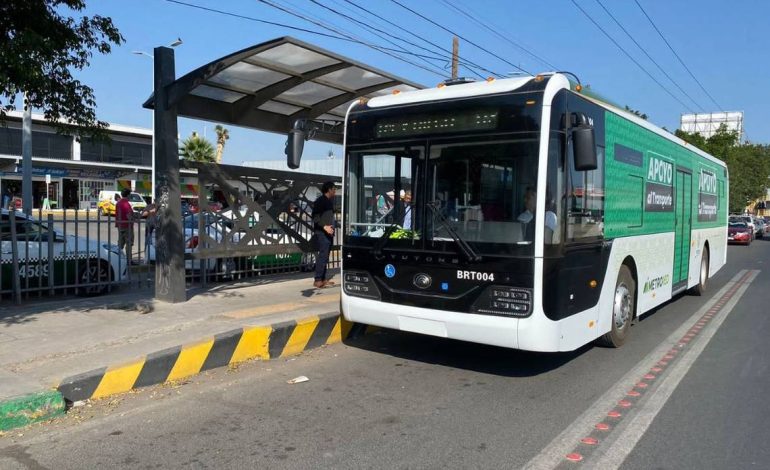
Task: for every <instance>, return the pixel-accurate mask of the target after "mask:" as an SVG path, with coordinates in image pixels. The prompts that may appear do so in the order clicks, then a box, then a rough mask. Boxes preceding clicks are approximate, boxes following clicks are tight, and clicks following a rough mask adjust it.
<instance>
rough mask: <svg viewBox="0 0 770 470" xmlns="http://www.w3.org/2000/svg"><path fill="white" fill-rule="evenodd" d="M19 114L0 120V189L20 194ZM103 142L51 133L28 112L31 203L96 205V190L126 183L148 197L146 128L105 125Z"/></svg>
mask: <svg viewBox="0 0 770 470" xmlns="http://www.w3.org/2000/svg"><path fill="white" fill-rule="evenodd" d="M21 131H22V113H21V112H10V113H8V115H7V118H6V122H5V126H2V125H0V194H2V196H3V200H5V197H6V196H10V197H14V196H15V197H22V188H21V183H22V149H21ZM107 132H108V135H109V137H110V141H109V142H95V141H93V140H90V139H83V140H80V139H78V138H76V137H74V136H70V135H62V134H57V133H56V130H55V128H53V127H52V126H51V125H50V124H48V123H47V122H46V121H45V119H44V116H43V115H41V114H33V115H32V195H33V196H32V197H33V207H34V208H38V207H41V206H42V205H43V202H44V200H45V199H46V198H47V199H48V202H49V203H50V205H51V207H52V208H64V209H96V205H97V203H98V202H99V201H98V195H99V191H102V190H117V191H119V190H121V189H123V188H129V189H132V190H133V191H135V192H137V193H139V194H141V195H142V196H143V197H144V198H145V199H147V200H150V199H151V197H152V182H151V180H152V176H151V173H152V130H151V129H143V128H137V127H129V126H122V125H118V124H109V127H108V131H107Z"/></svg>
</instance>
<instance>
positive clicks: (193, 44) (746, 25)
mask: <svg viewBox="0 0 770 470" xmlns="http://www.w3.org/2000/svg"><path fill="white" fill-rule="evenodd" d="M185 1H187V2H189V3H193V4H197V5H201V6H205V7H209V8H215V9H220V10H225V11H228V12H232V13H236V14H239V15H244V16H249V17H253V18H259V19H264V20H269V21H275V22H279V23H286V24H290V25H293V26H298V27H302V28H307V29H311V30H315V31H322V32H328V31H326V30H324V29H322V28H321V27H319V26H316V25H312V24H309V23H307V22H305V21H303V20H300V19H297V18H295V17H292V16H290V15H289V14H287V13H284V12H280V11H278V10H276V9H274V8H272V7H270V6H268V5H266V4H264V3H260V2H259V1H257V0H228V1H214V0H185ZM271 1H274V2H275V3H278V4H280V5H284V6H288V7H290V8H292V9H295V10H299V11H303V12H305V13H306V14H308V15H309V16H312V17H313V18H315V19H317V20H319V21H323V22H325V23H330V24H333V25H335V26H336V27H339V28H344V30H345V31H347V32H349V33H352V34H354V35H356V36H360V37H365V38H366V40H367V41H371V42H376V43H378V44H385V43H384V41H383V40H381V39H379V38H376V37H374V36H372V35H371V34H370V33H368V32H366V31H365V30H362V29H361V28H360V27H358V26H356V25H354V24H352V23H350V22H348V21H347V20H345V19H344V18H342V17H339V16H336V15H335V14H334V13H332V12H329V11H326V10H324V9H322V8H320V7H318V6H317V5H315V4H313V3H311V2H310V1H309V0H271ZM318 1H319V2H321V3H323V4H325V5H328V6H329V7H331V8H334V9H336V10H338V11H340V12H343V13H346V14H349V15H351V16H355V17H357V18H359V19H360V20H361V22H365V23H368V24H374V25H376V26H377V27H379V28H380V29H384V30H387V31H389V32H392V33H393V34H395V35H397V36H399V37H403V38H409V36H408V35H407V34H406V33H404V32H399V31H397V30H395V28H394V27H393V26H391V25H388V24H385V23H383V22H382V21H380V20H376V22H375V21H368V20H367V19H366V18H367V16H366V15H365V14H364V13H363V12H361V11H360V10H356V9H355V8H354V7H352V6H351V5H350V4H349V3H347V2H346V1H345V0H318ZM399 1H401V2H402V3H404V4H405V5H407V6H409V7H410V8H412V9H414V10H416V11H418V12H420V13H422V14H423V15H425V16H427V17H429V18H430V19H432V20H433V21H435V22H437V23H440V24H442V25H444V26H445V27H447V28H448V29H450V30H452V31H455V32H457V33H459V34H460V35H461V36H463V37H465V38H466V39H468V40H470V41H472V42H474V43H476V44H478V45H480V46H482V47H484V48H485V49H488V50H489V51H491V52H493V53H495V54H496V55H498V56H500V57H502V58H503V59H505V60H506V61H507V62H510V63H511V64H514V65H516V66H519V67H521V68H523V69H526V70H528V71H532V72H540V71H547V70H551V68H550V67H549V66H547V65H545V64H544V63H542V62H540V61H538V60H536V59H534V58H532V57H531V56H529V55H527V54H526V53H524V52H522V51H521V50H519V49H517V48H516V47H515V46H513V45H512V44H511V43H509V42H506V41H504V40H502V39H500V38H499V37H497V36H495V35H493V34H492V33H490V32H489V31H487V30H486V29H483V28H482V27H480V26H477V25H476V24H474V23H473V22H472V21H471V20H470V19H469V18H468V17H465V16H463V15H461V14H460V13H458V12H457V11H456V10H454V9H452V8H451V7H450V6H449V5H447V3H445V1H444V0H421V1H415V0H399ZM447 1H449V2H451V3H452V4H454V5H457V6H459V7H461V8H462V9H464V10H466V11H467V12H469V13H471V14H472V15H473V16H474V17H475V18H477V19H479V20H481V21H483V22H485V23H486V24H487V25H489V26H490V27H492V28H494V29H496V30H498V31H500V32H502V33H503V34H504V36H505V37H506V38H508V39H510V40H511V41H513V42H515V43H518V44H520V45H522V46H524V47H525V48H527V49H528V50H530V51H531V52H533V53H534V54H536V55H537V56H539V57H541V58H544V59H545V60H546V61H547V62H549V63H550V64H552V65H554V66H556V67H557V68H558V69H559V70H568V71H571V72H574V73H576V74H577V75H578V76H579V77H580V79H581V80H582V82H583V83H584V84H590V85H591V87H592V89H593V90H594V91H596V92H598V93H600V94H601V95H603V96H605V97H607V98H609V99H610V100H612V101H614V102H615V103H617V104H619V105H621V106H622V105H628V106H630V107H632V108H634V109H639V110H641V111H642V112H644V113H646V114H648V115H649V119H650V121H652V122H654V123H655V124H657V125H660V126H665V127H667V128H668V129H671V130H673V129H676V128H678V126H679V117H680V114H682V113H687V112H691V111H701V108H698V107H696V104H693V103H692V102H691V101H690V99H689V98H687V97H686V96H685V95H684V94H683V93H682V92H681V91H680V90H679V89H678V88H677V87H676V86H675V85H674V84H673V83H671V82H670V81H669V79H668V78H666V76H665V75H664V74H663V73H662V72H661V71H660V70H658V69H657V67H656V66H655V65H653V64H652V63H651V62H650V60H649V59H648V58H647V57H645V55H644V54H643V53H642V52H641V51H640V50H639V49H638V48H637V46H636V45H634V43H633V42H632V41H631V40H630V39H629V38H628V37H627V36H626V35H625V34H624V33H623V31H622V30H621V29H620V28H619V27H618V26H617V24H615V23H614V21H613V20H612V19H611V18H610V17H609V16H608V15H607V13H606V12H605V11H604V10H603V9H602V7H601V5H600V4H599V3H598V2H597V1H596V0H577V1H578V3H579V4H580V6H581V7H582V8H583V9H585V10H586V11H587V12H588V13H589V14H590V15H591V16H592V17H593V18H594V19H595V20H596V21H597V22H598V23H599V24H600V25H601V26H602V28H604V29H605V30H606V31H607V32H608V33H609V34H610V35H611V36H612V37H613V38H615V40H616V41H618V42H619V43H620V44H621V45H622V46H623V48H624V49H626V51H628V52H629V53H630V54H631V55H632V56H633V57H634V58H635V59H636V60H637V61H638V62H639V63H641V64H642V65H643V66H644V68H645V69H647V70H648V71H649V72H650V73H651V74H652V75H653V76H654V77H655V78H656V79H657V80H658V81H659V82H661V83H662V84H663V85H664V86H665V87H666V88H667V89H668V90H669V91H670V92H671V93H673V94H674V95H676V96H677V97H678V98H679V99H680V100H681V101H683V102H684V103H685V104H687V105H688V106H689V107H690V109H689V110H688V109H687V108H685V107H684V106H683V105H682V104H680V103H679V102H678V101H677V100H675V99H674V98H672V97H671V96H670V95H669V94H668V93H667V92H666V91H664V90H663V89H662V88H661V87H660V86H658V85H657V84H656V83H655V82H654V81H653V80H652V79H650V78H649V77H648V76H647V75H646V74H645V73H644V72H643V71H642V70H640V69H639V68H638V67H637V66H636V65H635V64H634V63H633V62H632V61H631V60H629V59H628V58H627V57H626V56H625V55H624V54H623V53H622V52H621V51H620V50H619V49H618V48H617V47H616V46H615V45H613V44H612V43H611V42H610V40H609V39H607V37H605V36H604V35H603V34H602V33H601V32H600V31H599V30H598V29H597V27H596V26H595V25H594V24H592V23H591V22H590V21H589V20H588V19H587V18H586V17H585V16H584V15H583V13H581V12H580V10H579V9H578V8H577V7H576V6H575V5H574V4H573V3H572V1H571V0H543V1H526V2H524V1H519V0H474V1H471V2H467V1H462V0H447ZM638 1H639V3H640V4H641V5H642V6H643V7H644V9H645V10H646V11H647V13H648V14H649V15H650V17H651V18H652V19H653V21H654V22H655V24H656V25H657V27H658V28H659V29H660V30H661V31H662V33H663V34H664V36H665V37H666V38H667V39H668V41H669V42H670V44H671V45H672V46H673V48H674V50H675V51H676V52H677V53H678V54H679V56H680V57H681V58H682V59H683V61H684V62H685V64H686V65H687V66H688V67H689V68H690V70H691V71H692V72H693V74H694V75H695V77H696V78H697V79H698V80H699V81H700V82H701V84H702V85H703V86H704V87H705V88H706V89H707V90H708V92H709V93H710V94H711V96H712V97H713V98H714V99H715V100H716V102H717V103H718V104H719V105H720V107H721V108H722V109H718V108H717V107H716V105H715V104H714V103H713V102H712V101H711V99H709V97H708V96H707V95H706V94H705V93H704V92H703V91H702V90H701V88H700V87H699V86H698V85H697V83H695V81H694V80H693V79H692V77H691V76H690V75H689V74H688V73H687V71H686V70H685V69H684V68H683V67H682V66H681V65H680V63H679V62H678V61H677V59H676V58H675V57H674V55H673V54H672V53H671V51H670V50H669V49H668V47H667V46H666V45H665V43H664V42H663V41H662V39H661V38H660V36H658V34H657V33H656V32H655V30H654V29H653V28H652V26H650V23H649V22H648V21H647V19H646V18H645V17H644V16H643V13H642V11H641V10H640V9H639V8H638V7H637V5H636V3H634V1H633V0H622V1H617V0H616V1H613V0H601V2H602V4H604V6H605V7H606V8H607V9H608V10H609V11H610V13H612V15H614V16H615V18H616V19H617V20H618V21H619V22H620V23H621V24H622V25H623V27H625V28H626V30H628V31H629V32H630V33H631V34H632V35H633V37H634V39H636V41H638V42H639V43H640V44H641V45H642V46H643V47H644V48H645V50H646V51H647V52H648V54H650V55H651V56H652V57H653V58H654V59H655V60H656V61H657V62H658V64H660V65H661V66H662V67H663V68H664V69H665V70H666V72H667V73H668V74H669V75H670V76H671V77H672V78H673V79H674V80H675V81H676V82H677V83H678V84H679V85H680V86H681V87H682V88H683V89H684V91H685V92H687V94H689V95H690V96H691V97H692V98H693V99H694V101H695V102H696V103H697V104H698V105H700V106H702V108H703V109H705V110H706V111H707V112H711V111H720V110H727V111H744V112H745V129H746V136H747V137H748V138H749V139H750V140H752V141H754V142H760V143H768V142H770V111H769V110H770V97H769V95H768V90H767V82H768V78H769V77H770V65H769V64H770V62H769V61H768V60H767V51H768V50H770V35H768V33H767V21H768V18H770V2H765V1H761V0H744V1H737V2H724V1H717V0H699V1H698V2H692V1H689V0H670V1H662V0H638ZM87 3H88V9H87V11H86V14H89V15H93V14H100V15H103V16H109V17H111V18H112V19H113V21H114V23H115V24H116V26H117V27H118V28H119V29H120V31H121V33H122V34H123V36H124V37H125V39H126V43H125V44H124V45H123V46H121V47H118V48H115V49H114V50H113V52H112V54H110V55H108V56H98V55H97V56H94V58H93V60H92V62H91V67H90V68H89V69H87V70H84V71H82V72H80V73H79V74H78V78H80V79H81V80H82V81H84V82H85V83H87V84H88V85H90V86H91V87H92V88H93V89H94V91H95V93H96V98H97V103H98V117H99V119H102V120H106V121H109V122H114V123H118V124H126V125H133V126H140V127H148V128H149V127H150V126H151V122H152V117H151V114H150V112H149V111H147V110H145V109H143V108H142V107H141V103H142V102H143V101H144V100H145V99H146V98H147V97H148V96H149V94H150V92H151V82H152V61H151V60H150V59H149V58H147V57H144V56H138V55H134V54H132V51H134V50H140V51H146V52H149V53H151V52H152V49H153V47H155V46H159V45H166V44H169V43H170V42H172V41H173V40H175V39H176V38H177V37H180V38H182V40H183V41H184V44H183V45H182V46H180V47H178V48H176V71H177V76H182V75H184V74H185V73H187V72H189V71H190V70H192V69H194V68H196V67H198V66H200V65H202V64H205V63H208V62H210V61H212V60H214V59H217V58H219V57H222V56H224V55H226V54H229V53H231V52H234V51H237V50H240V49H243V48H245V47H249V46H252V45H255V44H258V43H261V42H264V41H266V40H269V39H273V38H276V37H279V36H294V37H297V38H299V39H302V40H304V41H307V42H311V43H314V44H317V45H319V46H321V47H323V48H326V49H329V50H332V51H334V52H336V53H339V54H342V55H345V56H348V57H350V58H352V59H355V60H358V61H360V62H364V63H367V64H369V65H372V66H374V67H377V68H380V69H382V70H386V71H389V72H391V73H394V74H396V75H399V76H401V77H404V78H407V79H411V80H413V81H416V82H418V83H422V84H424V85H429V86H433V85H435V84H437V83H438V82H440V81H441V80H442V77H441V76H439V75H438V74H437V73H431V72H428V71H425V70H422V69H420V68H418V67H415V66H413V65H409V64H407V63H404V62H401V61H398V60H396V59H394V58H392V57H389V56H387V55H385V54H383V53H380V52H377V51H374V50H372V49H369V48H367V47H365V46H361V45H357V44H351V43H349V42H344V41H340V40H336V39H331V38H325V37H320V36H316V35H313V34H309V33H304V32H297V31H292V30H289V29H286V28H281V27H276V26H269V25H265V24H259V23H256V22H253V21H249V20H245V19H238V18H233V17H228V16H223V15H220V14H216V13H208V12H204V11H200V10H196V9H193V8H190V7H186V6H182V5H178V4H174V3H170V2H167V1H165V0H132V1H129V0H112V1H104V0H87ZM355 3H357V4H359V5H362V6H364V7H366V8H367V9H369V10H371V11H374V12H375V13H377V14H379V15H380V16H383V17H384V18H386V19H388V20H390V21H392V22H394V23H397V24H398V25H400V26H402V27H404V28H406V29H408V30H410V31H413V32H414V33H416V34H417V35H419V36H420V37H423V38H428V39H430V40H431V41H433V42H434V43H437V44H440V45H442V46H445V47H446V49H447V50H448V51H449V50H451V44H452V35H451V34H450V33H448V32H446V31H443V30H441V29H439V28H437V27H436V26H433V25H431V24H430V23H428V22H426V21H425V20H423V19H420V18H419V17H417V16H416V15H414V14H413V13H410V12H408V11H407V10H405V9H403V8H402V7H400V6H399V5H397V4H395V3H393V2H392V1H391V0H368V1H366V2H363V1H362V0H355ZM409 39H410V40H412V41H414V42H417V40H416V39H415V38H409ZM421 44H422V45H423V46H425V47H431V46H429V45H427V44H424V43H421ZM408 47H410V49H412V50H415V51H417V50H416V49H415V48H414V47H412V46H408ZM460 55H461V57H462V58H464V59H468V60H471V61H473V62H475V63H477V64H480V65H483V66H484V67H486V68H488V69H490V70H492V71H494V72H497V73H500V74H506V73H510V72H514V71H515V70H516V69H515V68H514V67H513V66H512V65H510V64H509V63H506V62H504V61H503V60H500V59H498V58H495V57H493V56H491V55H489V54H487V53H486V52H484V51H481V50H479V49H478V48H476V47H474V46H472V45H471V44H470V43H469V42H467V41H463V40H461V41H460ZM412 60H415V59H412ZM447 65H448V64H442V65H439V66H438V67H439V68H442V67H445V66H447ZM446 73H447V75H448V74H449V72H448V70H447V72H446ZM460 75H470V73H469V72H468V71H466V70H464V69H462V68H461V72H460ZM213 126H214V124H213V123H207V122H202V121H191V120H184V119H180V125H179V129H180V133H181V134H182V136H183V137H184V136H187V135H189V134H190V133H191V132H192V131H193V130H197V131H198V132H199V133H203V132H204V131H205V132H206V134H207V137H209V138H210V139H211V138H212V136H213V131H212V129H213ZM228 128H229V129H230V135H231V139H230V141H229V142H228V143H227V147H226V148H225V154H224V160H225V163H231V164H240V163H241V162H242V161H244V160H263V159H270V160H272V159H282V158H284V154H283V147H284V142H285V136H283V135H277V134H267V133H263V132H258V131H253V130H248V129H239V128H236V127H232V126H229V127H228ZM330 149H332V150H334V152H335V154H336V155H338V156H339V155H340V153H341V149H340V148H339V147H337V146H330V145H329V144H324V143H312V142H311V143H309V144H308V145H307V146H306V150H305V158H321V157H323V156H325V155H326V153H327V152H328V151H329V150H330Z"/></svg>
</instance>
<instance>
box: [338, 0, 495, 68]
mask: <svg viewBox="0 0 770 470" xmlns="http://www.w3.org/2000/svg"><path fill="white" fill-rule="evenodd" d="M344 1H345V2H347V3H349V4H350V5H353V6H354V7H356V8H358V9H359V10H362V11H364V12H366V13H368V14H369V15H371V16H374V17H375V18H378V19H380V20H382V21H384V22H386V23H388V24H389V25H391V26H395V27H396V28H398V29H399V30H400V31H403V32H405V33H407V34H409V35H411V36H413V37H415V38H417V39H419V40H421V41H423V42H425V43H427V44H430V45H431V46H433V47H435V48H436V49H438V50H440V51H441V53H442V54H443V53H444V48H443V47H441V46H439V45H438V44H436V43H435V42H433V41H430V40H428V39H425V38H424V37H422V36H419V35H417V34H415V33H414V32H412V31H410V30H408V29H406V28H404V27H402V26H400V25H398V24H396V23H393V22H392V21H390V20H388V19H386V18H383V17H382V16H380V15H378V14H377V13H374V12H372V11H370V10H367V9H366V8H364V7H362V6H361V5H358V4H356V3H353V2H352V1H351V0H344ZM460 63H461V64H463V66H465V67H468V65H467V64H470V65H472V66H473V67H476V68H478V69H480V70H483V71H485V72H489V73H491V74H492V75H496V76H498V77H502V75H501V74H499V73H497V72H493V71H491V70H489V69H487V68H485V67H483V66H481V65H478V64H477V63H475V62H471V61H470V60H468V59H463V57H462V56H460Z"/></svg>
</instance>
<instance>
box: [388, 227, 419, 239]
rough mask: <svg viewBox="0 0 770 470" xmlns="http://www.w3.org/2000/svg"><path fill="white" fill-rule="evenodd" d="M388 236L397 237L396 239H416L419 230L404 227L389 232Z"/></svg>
mask: <svg viewBox="0 0 770 470" xmlns="http://www.w3.org/2000/svg"><path fill="white" fill-rule="evenodd" d="M390 238H393V239H397V240H416V239H418V238H420V234H419V232H417V231H416V230H409V229H406V228H399V229H396V230H394V231H393V232H392V233H391V234H390Z"/></svg>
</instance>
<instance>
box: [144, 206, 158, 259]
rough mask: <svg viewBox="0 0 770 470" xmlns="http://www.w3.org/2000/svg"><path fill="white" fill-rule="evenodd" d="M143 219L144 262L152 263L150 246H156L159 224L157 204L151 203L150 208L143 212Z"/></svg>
mask: <svg viewBox="0 0 770 470" xmlns="http://www.w3.org/2000/svg"><path fill="white" fill-rule="evenodd" d="M142 218H144V220H145V222H144V261H145V263H149V262H150V245H154V244H155V240H154V238H155V228H156V226H157V224H158V207H157V206H156V205H155V202H151V203H150V205H149V206H147V207H145V208H144V210H143V211H142Z"/></svg>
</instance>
